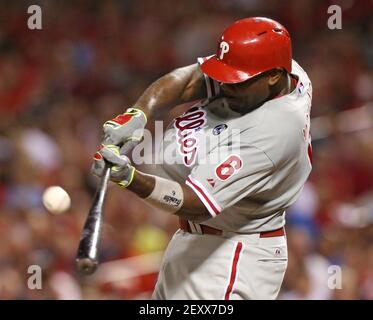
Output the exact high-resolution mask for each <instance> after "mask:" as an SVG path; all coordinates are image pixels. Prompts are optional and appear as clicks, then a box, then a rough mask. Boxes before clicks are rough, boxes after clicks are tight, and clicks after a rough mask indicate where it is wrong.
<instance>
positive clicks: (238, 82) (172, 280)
mask: <svg viewBox="0 0 373 320" xmlns="http://www.w3.org/2000/svg"><path fill="white" fill-rule="evenodd" d="M311 99H312V87H311V82H310V79H309V78H308V76H307V74H306V72H305V71H304V70H303V69H302V68H301V67H300V66H299V65H298V64H297V63H296V62H295V61H294V60H292V51H291V39H290V35H289V33H288V31H287V30H286V29H285V28H284V27H283V26H282V25H281V24H279V23H278V22H276V21H273V20H271V19H267V18H258V17H256V18H246V19H243V20H239V21H237V22H235V23H234V24H232V25H231V26H229V27H228V28H227V29H226V30H225V31H224V32H223V34H222V36H221V38H220V41H219V44H218V51H217V53H216V54H215V55H212V56H210V57H206V58H202V59H198V63H196V64H194V65H191V66H187V67H183V68H179V69H176V70H174V71H172V72H170V73H169V74H167V75H165V76H163V77H162V78H160V79H159V80H157V81H156V82H155V83H153V84H152V85H151V86H150V87H149V88H148V89H147V90H146V91H145V92H144V93H143V95H142V96H141V97H140V98H139V99H138V101H137V102H136V104H135V105H134V106H133V108H130V109H128V110H127V111H126V112H125V113H124V114H122V115H119V116H117V117H116V118H114V119H112V120H110V121H107V122H106V123H105V124H104V134H105V136H104V140H103V142H102V145H103V147H102V149H101V150H99V151H98V152H97V153H96V154H95V161H94V164H93V168H92V170H93V173H94V174H96V175H98V176H101V175H102V171H103V167H104V159H105V160H106V161H109V162H110V163H111V164H112V165H113V167H112V171H111V179H112V181H115V182H116V183H118V185H120V186H121V187H123V188H127V189H129V190H131V191H133V192H135V193H136V194H137V195H139V196H140V197H141V198H143V199H145V201H148V202H149V203H151V204H152V205H154V206H155V207H158V208H162V209H164V210H165V211H167V212H169V213H170V214H175V215H177V216H179V219H180V229H179V230H178V231H177V232H176V233H175V234H174V235H173V238H172V240H171V242H170V243H169V245H168V248H167V250H166V252H165V255H164V258H163V263H162V266H161V269H160V272H159V277H158V281H157V284H156V287H155V290H154V293H153V298H154V299H275V298H276V297H277V295H278V292H279V290H280V287H281V283H282V280H283V277H284V273H285V270H286V267H287V245H286V237H285V231H284V225H285V212H286V209H287V208H288V207H289V206H290V205H291V204H292V203H294V201H295V200H296V199H297V197H298V195H299V193H300V192H301V190H302V187H303V185H304V183H305V181H306V180H307V177H308V175H309V174H310V171H311V144H310V143H311V138H310V134H309V131H310V110H311ZM186 101H196V103H195V104H194V105H193V106H192V107H191V108H190V109H189V110H188V111H187V112H185V113H184V114H182V115H180V116H179V117H177V118H175V119H174V120H173V122H172V123H171V125H170V126H169V128H168V129H167V131H166V132H165V135H164V141H163V145H162V148H161V153H162V156H163V164H162V165H161V167H162V172H163V174H162V177H161V176H160V175H161V174H160V175H159V176H155V175H148V174H145V173H142V172H140V171H138V170H137V169H136V168H135V164H133V163H131V162H130V160H129V159H128V158H127V157H126V156H125V154H127V153H128V152H129V151H130V149H131V148H132V147H133V146H134V145H136V143H138V141H139V140H140V139H141V137H142V134H143V130H144V127H145V125H146V122H147V119H151V118H152V116H153V115H154V113H155V112H157V111H159V110H160V109H168V108H171V107H173V106H175V105H178V104H180V103H183V102H186Z"/></svg>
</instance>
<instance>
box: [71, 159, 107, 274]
mask: <svg viewBox="0 0 373 320" xmlns="http://www.w3.org/2000/svg"><path fill="white" fill-rule="evenodd" d="M110 170H111V167H110V165H109V164H107V163H106V165H105V169H104V174H103V176H102V178H101V181H100V184H99V186H98V188H97V191H96V194H95V197H94V199H93V202H92V207H91V209H90V210H89V213H88V216H87V219H86V221H85V224H84V228H83V231H82V233H81V236H80V242H79V247H78V253H77V256H76V266H77V269H78V270H79V271H80V272H82V273H84V274H86V275H89V274H92V273H93V272H95V271H96V269H97V266H98V251H99V250H98V247H99V245H100V238H101V229H102V225H103V214H104V211H103V208H104V201H105V195H106V190H107V185H108V182H109V178H110Z"/></svg>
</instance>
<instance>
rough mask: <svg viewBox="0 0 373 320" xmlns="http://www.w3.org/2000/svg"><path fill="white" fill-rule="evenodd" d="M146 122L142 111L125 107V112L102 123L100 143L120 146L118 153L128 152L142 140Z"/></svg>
mask: <svg viewBox="0 0 373 320" xmlns="http://www.w3.org/2000/svg"><path fill="white" fill-rule="evenodd" d="M146 122H147V119H146V115H145V113H144V112H143V111H141V110H140V109H136V108H129V109H127V110H126V112H125V113H123V114H120V115H118V116H117V117H115V118H114V119H111V120H108V121H106V122H105V123H104V125H103V129H104V139H103V141H102V145H116V146H121V150H120V154H128V152H129V151H131V150H132V149H133V148H134V147H135V146H136V145H137V144H138V143H139V142H140V141H141V140H142V138H143V136H144V129H145V125H146Z"/></svg>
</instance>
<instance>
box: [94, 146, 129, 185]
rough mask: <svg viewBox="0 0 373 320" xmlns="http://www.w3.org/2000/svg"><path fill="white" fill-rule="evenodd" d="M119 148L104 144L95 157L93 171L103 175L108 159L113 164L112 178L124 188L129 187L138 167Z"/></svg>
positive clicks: (95, 173) (99, 175) (100, 175)
mask: <svg viewBox="0 0 373 320" xmlns="http://www.w3.org/2000/svg"><path fill="white" fill-rule="evenodd" d="M119 150H120V149H119V147H117V146H114V145H107V146H103V147H102V148H101V149H100V150H99V151H97V152H96V153H95V155H94V157H93V160H94V161H93V164H92V168H91V172H92V174H94V175H96V176H98V177H102V175H103V172H104V167H105V161H106V162H108V163H110V164H111V165H112V167H111V171H110V180H111V181H113V182H115V183H116V184H118V185H119V186H121V187H122V188H127V187H128V186H129V185H130V184H131V182H132V180H133V177H134V175H135V170H136V169H135V168H134V167H133V166H132V165H131V161H130V159H128V158H127V157H126V156H125V155H121V154H120V151H119Z"/></svg>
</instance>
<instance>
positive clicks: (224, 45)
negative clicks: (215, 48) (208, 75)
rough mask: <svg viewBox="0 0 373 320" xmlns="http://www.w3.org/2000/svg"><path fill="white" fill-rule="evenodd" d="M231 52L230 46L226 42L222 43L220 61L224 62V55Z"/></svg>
mask: <svg viewBox="0 0 373 320" xmlns="http://www.w3.org/2000/svg"><path fill="white" fill-rule="evenodd" d="M227 52H229V44H228V43H227V42H225V41H222V42H220V55H219V59H220V60H222V59H223V57H224V54H226V53H227Z"/></svg>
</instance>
